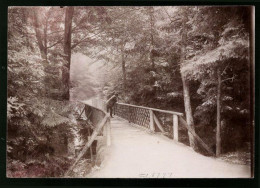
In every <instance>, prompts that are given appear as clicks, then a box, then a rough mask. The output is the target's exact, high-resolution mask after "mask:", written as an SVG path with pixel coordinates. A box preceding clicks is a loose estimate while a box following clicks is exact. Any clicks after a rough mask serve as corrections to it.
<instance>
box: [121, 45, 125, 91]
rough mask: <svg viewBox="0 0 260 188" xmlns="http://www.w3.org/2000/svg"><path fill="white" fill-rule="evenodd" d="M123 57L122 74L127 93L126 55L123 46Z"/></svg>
mask: <svg viewBox="0 0 260 188" xmlns="http://www.w3.org/2000/svg"><path fill="white" fill-rule="evenodd" d="M121 57H122V73H123V84H124V92H126V69H125V54H124V46H123V44H122V47H121Z"/></svg>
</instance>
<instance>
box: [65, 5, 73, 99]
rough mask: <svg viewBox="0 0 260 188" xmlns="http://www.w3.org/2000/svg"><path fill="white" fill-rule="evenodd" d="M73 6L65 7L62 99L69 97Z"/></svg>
mask: <svg viewBox="0 0 260 188" xmlns="http://www.w3.org/2000/svg"><path fill="white" fill-rule="evenodd" d="M73 13H74V7H66V12H65V24H64V25H65V32H64V54H65V56H66V57H65V64H64V66H63V69H62V81H63V85H64V96H63V99H64V100H69V99H70V93H69V89H70V60H71V29H72V17H73Z"/></svg>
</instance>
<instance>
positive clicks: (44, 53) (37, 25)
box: [33, 10, 47, 60]
mask: <svg viewBox="0 0 260 188" xmlns="http://www.w3.org/2000/svg"><path fill="white" fill-rule="evenodd" d="M36 11H37V10H34V12H33V16H34V30H35V34H36V39H37V44H38V47H39V49H40V52H41V57H42V59H44V60H47V47H46V46H44V44H43V42H44V40H47V38H46V39H43V37H42V36H43V34H42V32H41V30H40V23H39V17H38V14H37V12H36Z"/></svg>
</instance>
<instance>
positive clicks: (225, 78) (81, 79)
mask: <svg viewBox="0 0 260 188" xmlns="http://www.w3.org/2000/svg"><path fill="white" fill-rule="evenodd" d="M7 36H8V88H7V90H8V99H7V121H8V132H7V136H8V140H7V176H8V177H62V176H63V175H64V172H65V171H66V170H67V169H68V168H69V166H70V164H71V163H72V161H73V158H74V157H75V148H74V147H75V146H74V143H75V140H76V139H78V138H79V137H81V135H80V130H79V128H78V126H75V125H76V124H77V122H76V118H75V116H76V115H75V114H77V113H78V112H77V101H78V100H87V99H89V98H91V97H96V96H98V97H100V98H102V99H107V98H108V97H110V96H111V95H112V94H113V93H118V94H119V101H120V102H124V103H130V104H136V105H142V106H147V107H154V108H160V109H166V110H173V111H177V112H183V113H185V118H186V120H187V124H188V125H189V126H190V127H191V128H193V129H194V130H195V131H196V132H197V133H198V134H199V135H200V136H201V137H202V138H204V139H205V140H207V143H209V145H210V146H211V147H212V148H213V150H214V151H216V155H217V156H219V157H221V156H223V155H225V154H227V153H238V154H239V155H241V156H243V155H245V156H247V158H248V159H245V160H248V161H249V163H250V152H251V147H252V145H251V144H250V143H251V139H252V130H253V121H252V114H253V112H252V101H253V100H252V96H253V93H252V91H253V90H252V89H251V88H252V87H251V86H252V79H253V76H252V70H253V68H252V67H253V64H252V58H253V56H252V41H253V39H252V10H251V7H243V6H240V7H229V6H225V7H218V6H214V7H210V6H199V7H197V6H180V7H168V6H165V7H152V6H150V7H141V6H138V7H134V6H131V7H80V6H79V7H9V9H8V34H7ZM82 59H83V60H82ZM93 67H94V68H93ZM83 140H84V139H83ZM189 142H190V145H191V146H192V148H193V149H194V150H198V148H197V144H196V142H195V141H194V139H193V138H192V136H189ZM245 156H244V157H245ZM248 156H249V157H248ZM248 161H246V163H248Z"/></svg>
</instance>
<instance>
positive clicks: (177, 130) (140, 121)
mask: <svg viewBox="0 0 260 188" xmlns="http://www.w3.org/2000/svg"><path fill="white" fill-rule="evenodd" d="M92 104H93V105H95V106H96V107H99V108H101V109H103V110H104V111H105V110H106V103H105V101H104V100H102V99H92ZM114 114H115V115H116V116H118V117H121V118H123V119H126V120H128V121H129V123H133V124H136V125H138V126H141V127H143V128H145V129H147V130H150V131H152V132H162V133H163V134H164V135H166V136H168V137H170V138H172V139H173V140H175V141H177V142H182V143H184V144H186V145H189V135H190V134H191V135H192V136H193V137H194V138H195V140H196V141H197V142H198V143H199V144H200V145H201V146H202V147H203V148H204V149H205V150H206V151H207V152H208V153H209V154H211V155H215V153H214V152H213V151H212V150H211V148H210V147H209V146H208V145H207V144H206V143H205V142H204V141H203V140H202V139H201V138H200V137H199V136H198V135H197V134H196V132H195V131H194V130H193V129H192V128H191V127H190V126H188V124H187V122H186V120H185V119H184V114H183V113H180V112H174V111H169V110H162V109H157V108H149V107H144V106H137V105H132V104H126V103H116V104H115V106H114Z"/></svg>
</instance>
